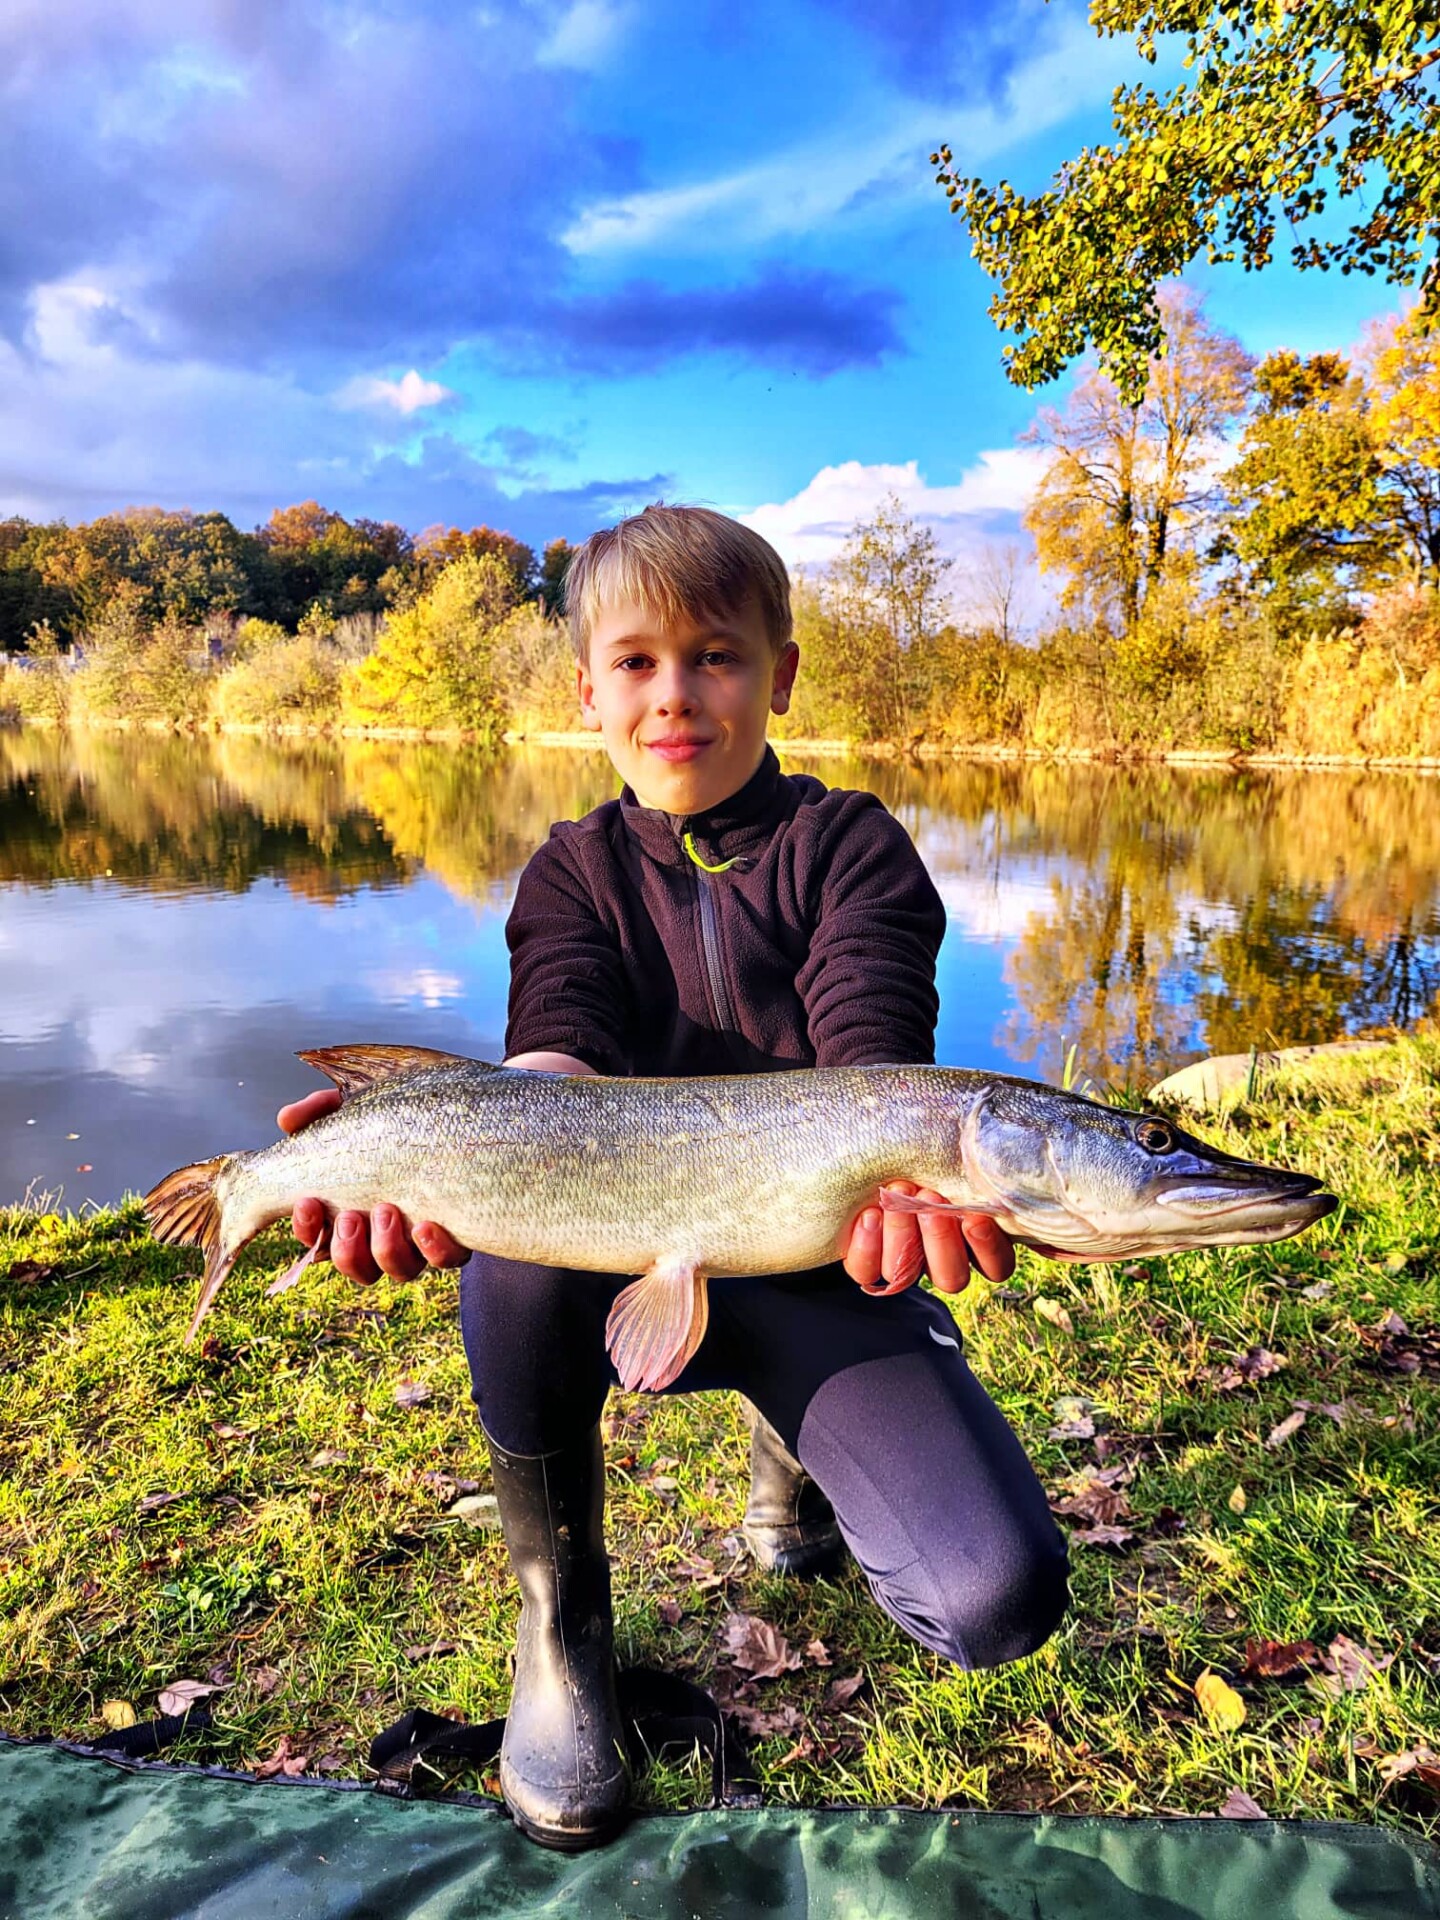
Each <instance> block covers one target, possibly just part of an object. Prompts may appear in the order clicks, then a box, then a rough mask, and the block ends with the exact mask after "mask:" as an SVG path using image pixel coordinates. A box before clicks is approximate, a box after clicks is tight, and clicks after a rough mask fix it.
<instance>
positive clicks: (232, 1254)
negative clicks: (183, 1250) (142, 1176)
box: [143, 1153, 244, 1347]
mask: <svg viewBox="0 0 1440 1920" xmlns="http://www.w3.org/2000/svg"><path fill="white" fill-rule="evenodd" d="M234 1158H235V1156H234V1155H233V1154H229V1153H222V1154H220V1155H219V1157H218V1158H217V1159H214V1160H197V1161H195V1162H194V1164H193V1165H191V1166H188V1167H177V1168H176V1169H175V1171H174V1173H167V1174H166V1176H165V1178H164V1179H163V1180H162V1181H161V1182H160V1184H159V1185H158V1186H156V1187H152V1188H151V1189H150V1191H149V1193H147V1194H146V1196H145V1199H144V1202H143V1204H144V1207H145V1215H146V1218H147V1219H148V1220H149V1222H150V1231H151V1233H152V1234H153V1235H154V1236H155V1238H156V1239H157V1240H159V1241H162V1242H164V1243H165V1244H167V1245H170V1246H182V1247H200V1248H201V1249H202V1250H203V1251H204V1254H205V1274H204V1278H203V1280H202V1281H201V1285H200V1298H199V1300H198V1301H197V1302H196V1304H195V1314H194V1317H193V1319H192V1320H191V1322H190V1327H189V1331H188V1332H187V1333H186V1335H185V1344H186V1346H187V1347H188V1346H189V1344H190V1342H191V1341H192V1340H193V1339H194V1338H195V1334H196V1330H197V1329H198V1327H199V1325H200V1322H201V1321H202V1320H203V1319H204V1318H205V1316H206V1314H207V1313H208V1312H209V1311H210V1303H211V1302H212V1301H213V1300H214V1298H215V1296H216V1294H217V1293H219V1291H220V1289H221V1287H223V1286H224V1284H225V1282H226V1280H227V1279H228V1278H229V1276H230V1270H231V1268H232V1267H233V1266H234V1265H235V1261H236V1259H237V1257H238V1256H239V1253H240V1247H239V1246H234V1247H227V1246H226V1245H225V1225H224V1217H223V1209H222V1208H221V1205H220V1201H219V1199H218V1197H217V1195H216V1192H215V1183H216V1181H217V1180H218V1179H219V1178H220V1175H221V1174H222V1173H223V1172H224V1171H225V1169H226V1167H228V1166H229V1164H230V1162H231V1160H233V1159H234ZM243 1244H244V1243H243V1242H241V1245H243Z"/></svg>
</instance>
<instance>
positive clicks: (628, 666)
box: [615, 653, 650, 673]
mask: <svg viewBox="0 0 1440 1920" xmlns="http://www.w3.org/2000/svg"><path fill="white" fill-rule="evenodd" d="M615 664H616V666H617V667H618V668H619V669H620V671H621V672H622V673H640V672H643V670H644V669H645V668H646V667H648V666H649V665H650V662H649V660H648V659H647V658H646V656H645V655H644V654H643V653H627V654H626V655H625V658H624V659H623V660H617V661H616V662H615Z"/></svg>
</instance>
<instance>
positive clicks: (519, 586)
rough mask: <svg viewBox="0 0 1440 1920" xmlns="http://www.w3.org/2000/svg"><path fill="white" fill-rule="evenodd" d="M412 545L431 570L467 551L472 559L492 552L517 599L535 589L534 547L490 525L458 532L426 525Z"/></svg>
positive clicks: (522, 597)
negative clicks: (503, 569)
mask: <svg viewBox="0 0 1440 1920" xmlns="http://www.w3.org/2000/svg"><path fill="white" fill-rule="evenodd" d="M415 547H416V552H417V553H418V554H419V556H420V558H421V560H422V562H423V563H424V565H425V567H426V569H427V571H428V572H429V573H432V574H433V573H435V572H438V571H439V569H440V568H441V567H448V566H449V565H451V563H452V562H453V561H456V560H461V559H463V558H464V557H465V556H466V555H467V554H469V555H471V556H472V557H474V558H476V559H478V558H480V557H481V556H482V555H484V554H487V553H488V554H492V555H493V556H494V558H495V559H496V560H498V561H499V562H500V564H501V566H503V567H504V568H505V570H506V572H507V573H508V574H509V575H510V578H511V581H512V582H513V584H514V588H515V598H516V599H517V600H528V599H529V598H530V596H531V595H532V594H533V593H534V591H535V588H536V585H537V572H536V566H535V549H534V548H533V547H527V546H526V544H525V542H524V541H523V540H517V539H516V538H515V535H514V534H513V533H500V532H498V531H497V530H496V529H495V528H494V527H472V528H471V529H470V531H469V532H468V533H462V532H461V531H460V529H459V527H438V526H437V527H427V528H426V529H425V531H424V533H422V534H421V536H420V538H419V539H418V540H417V541H416V543H415Z"/></svg>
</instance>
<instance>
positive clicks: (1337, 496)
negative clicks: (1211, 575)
mask: <svg viewBox="0 0 1440 1920" xmlns="http://www.w3.org/2000/svg"><path fill="white" fill-rule="evenodd" d="M1255 389H1256V393H1257V394H1258V396H1259V400H1260V405H1259V408H1258V410H1257V412H1256V414H1255V416H1254V418H1253V419H1252V420H1251V421H1250V423H1249V425H1248V426H1247V428H1246V430H1245V435H1244V438H1243V440H1242V441H1241V443H1240V456H1239V458H1238V459H1237V460H1236V461H1235V463H1234V465H1233V466H1232V467H1230V468H1229V469H1228V471H1227V472H1226V474H1225V477H1224V489H1225V494H1226V500H1227V514H1226V522H1225V526H1224V530H1223V532H1222V534H1221V537H1220V540H1219V542H1218V543H1217V548H1216V552H1217V556H1220V555H1224V554H1231V555H1233V556H1234V557H1235V559H1237V560H1238V561H1239V563H1240V567H1241V570H1242V574H1243V576H1244V579H1245V584H1246V585H1247V587H1249V588H1251V589H1252V590H1255V589H1258V590H1260V591H1263V592H1265V593H1266V594H1268V595H1269V596H1271V597H1272V599H1273V600H1274V601H1275V603H1276V605H1277V609H1278V610H1279V611H1280V612H1281V613H1282V614H1292V615H1293V614H1295V613H1313V612H1314V611H1315V610H1317V609H1325V608H1326V607H1329V608H1332V609H1333V608H1336V607H1343V606H1345V605H1347V604H1348V602H1349V599H1350V596H1351V595H1352V594H1353V593H1354V592H1356V591H1358V590H1359V589H1360V588H1362V587H1365V586H1368V585H1371V584H1373V582H1374V580H1375V578H1376V576H1377V574H1378V573H1379V571H1380V570H1381V569H1382V568H1383V566H1384V563H1385V560H1386V557H1387V554H1388V553H1389V551H1390V550H1391V547H1392V545H1393V536H1392V533H1391V529H1390V525H1389V515H1388V513H1387V510H1386V502H1385V498H1384V493H1383V490H1382V486H1381V475H1380V463H1379V461H1378V459H1377V458H1376V455H1375V448H1374V444H1373V439H1372V433H1371V425H1370V422H1369V420H1368V418H1367V416H1366V411H1365V406H1364V396H1363V393H1362V390H1361V384H1360V381H1359V380H1358V379H1356V378H1355V377H1353V376H1352V374H1351V371H1350V367H1349V365H1348V364H1347V362H1346V361H1345V360H1344V359H1343V358H1342V357H1341V356H1340V355H1339V354H1338V353H1317V354H1312V355H1311V356H1310V358H1309V359H1308V360H1301V359H1300V358H1299V356H1298V355H1297V354H1294V353H1290V352H1281V353H1272V354H1270V355H1269V356H1268V357H1267V358H1266V359H1264V360H1262V361H1261V363H1260V365H1259V367H1258V368H1257V369H1256V372H1255Z"/></svg>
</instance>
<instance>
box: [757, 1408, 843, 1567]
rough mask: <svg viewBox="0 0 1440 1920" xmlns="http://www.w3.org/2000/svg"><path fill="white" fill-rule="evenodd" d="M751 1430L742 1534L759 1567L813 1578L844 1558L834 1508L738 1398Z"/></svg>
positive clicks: (770, 1430) (765, 1424) (763, 1421)
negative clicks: (747, 1483) (747, 1497)
mask: <svg viewBox="0 0 1440 1920" xmlns="http://www.w3.org/2000/svg"><path fill="white" fill-rule="evenodd" d="M740 1404H741V1405H742V1406H743V1407H744V1409H745V1418H746V1420H747V1421H748V1423H749V1427H750V1498H749V1501H748V1502H747V1504H746V1507H745V1521H744V1528H743V1531H744V1534H745V1538H746V1541H747V1542H748V1544H749V1547H750V1551H751V1553H752V1554H753V1555H754V1556H755V1560H756V1563H757V1564H758V1565H759V1566H762V1567H766V1568H768V1569H769V1570H770V1571H771V1572H772V1573H789V1574H794V1575H795V1576H797V1577H798V1578H799V1579H802V1580H805V1579H814V1578H815V1577H816V1576H817V1575H819V1574H822V1573H834V1572H835V1571H836V1569H837V1568H838V1567H839V1566H840V1565H841V1563H842V1561H843V1560H844V1558H845V1553H846V1548H845V1538H844V1535H843V1534H842V1533H841V1531H840V1528H839V1525H838V1524H837V1522H836V1519H835V1509H834V1508H833V1507H832V1506H831V1505H830V1502H829V1501H828V1500H827V1499H826V1498H825V1495H824V1494H823V1493H822V1492H821V1491H820V1489H819V1487H817V1486H816V1484H815V1482H814V1481H813V1480H812V1479H811V1478H810V1476H809V1474H808V1473H806V1471H805V1469H804V1468H803V1467H802V1466H801V1464H800V1462H799V1461H798V1460H797V1459H796V1458H795V1456H794V1454H793V1453H791V1452H790V1451H789V1449H788V1448H787V1447H786V1445H785V1442H784V1441H783V1440H782V1439H781V1438H780V1436H779V1434H778V1433H777V1432H776V1431H775V1429H774V1427H772V1426H771V1424H770V1422H769V1421H768V1420H767V1419H766V1418H765V1416H764V1414H762V1413H761V1412H760V1410H759V1408H758V1407H754V1406H752V1405H751V1404H750V1402H749V1401H748V1400H745V1399H743V1398H742V1400H741V1402H740Z"/></svg>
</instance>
